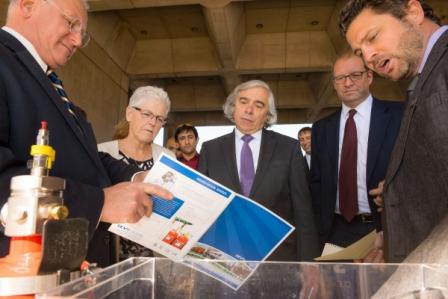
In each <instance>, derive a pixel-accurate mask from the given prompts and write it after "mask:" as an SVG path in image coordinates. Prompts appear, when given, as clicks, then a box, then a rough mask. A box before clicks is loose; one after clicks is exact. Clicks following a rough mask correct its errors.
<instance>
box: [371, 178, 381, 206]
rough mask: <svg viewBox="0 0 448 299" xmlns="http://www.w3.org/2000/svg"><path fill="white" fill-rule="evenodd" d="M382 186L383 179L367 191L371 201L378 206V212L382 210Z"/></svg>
mask: <svg viewBox="0 0 448 299" xmlns="http://www.w3.org/2000/svg"><path fill="white" fill-rule="evenodd" d="M383 187H384V181H381V182H380V183H379V184H378V187H377V188H375V189H372V190H370V191H369V194H370V195H371V196H373V197H374V198H373V201H374V202H375V204H376V205H377V206H378V212H381V211H383Z"/></svg>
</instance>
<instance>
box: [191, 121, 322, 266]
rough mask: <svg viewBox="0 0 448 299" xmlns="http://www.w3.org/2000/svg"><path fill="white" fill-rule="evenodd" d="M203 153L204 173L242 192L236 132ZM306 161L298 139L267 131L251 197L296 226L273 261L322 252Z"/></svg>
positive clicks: (201, 168)
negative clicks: (237, 162) (313, 211)
mask: <svg viewBox="0 0 448 299" xmlns="http://www.w3.org/2000/svg"><path fill="white" fill-rule="evenodd" d="M200 156H201V158H200V159H199V168H198V170H199V171H200V172H202V173H203V174H205V175H207V176H208V177H210V178H212V179H214V180H216V181H218V182H220V183H221V184H223V185H225V186H227V187H228V188H231V189H233V190H235V191H236V192H239V193H241V186H240V182H239V175H238V169H237V164H236V154H235V133H234V132H232V133H230V134H228V135H224V136H222V137H219V138H216V139H213V140H210V141H208V142H205V143H204V144H203V145H202V149H201V155H200ZM302 161H303V160H302V159H301V157H300V154H299V149H298V147H297V140H294V139H292V138H289V137H286V136H284V135H281V134H278V133H275V132H272V131H267V130H263V133H262V137H261V147H260V156H259V160H258V166H257V169H256V173H255V180H254V183H253V185H252V189H251V192H250V196H249V197H250V198H252V199H253V200H255V201H257V202H258V203H260V204H262V205H263V206H265V207H267V208H268V209H270V210H271V211H273V212H274V213H277V214H278V215H279V216H281V217H282V218H284V219H285V220H286V221H288V222H289V223H291V224H292V225H294V226H295V227H296V230H295V232H294V233H293V234H291V235H290V237H289V238H287V239H286V240H285V241H284V242H283V244H281V245H280V246H279V247H278V248H277V250H276V251H275V252H274V253H273V254H272V255H271V256H270V257H269V259H271V260H290V261H297V260H311V259H312V258H314V257H316V256H318V255H319V252H318V243H317V233H316V229H315V223H314V218H313V214H312V207H311V198H310V194H309V189H308V186H307V183H306V178H305V175H304V172H303V165H302V163H303V162H302Z"/></svg>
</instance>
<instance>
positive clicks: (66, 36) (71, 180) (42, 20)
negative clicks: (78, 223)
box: [0, 0, 170, 266]
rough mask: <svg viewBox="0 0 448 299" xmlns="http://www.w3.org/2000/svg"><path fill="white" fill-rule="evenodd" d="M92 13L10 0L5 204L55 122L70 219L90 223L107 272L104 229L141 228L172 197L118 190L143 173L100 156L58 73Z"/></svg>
mask: <svg viewBox="0 0 448 299" xmlns="http://www.w3.org/2000/svg"><path fill="white" fill-rule="evenodd" d="M86 9H87V4H86V2H85V1H82V0H51V1H43V0H42V1H40V0H15V1H10V4H9V8H8V15H7V22H6V26H5V27H3V28H2V29H1V30H0V61H1V67H0V86H1V87H0V90H1V92H0V205H1V206H3V204H4V203H5V202H6V200H7V198H8V196H9V182H10V180H11V177H13V176H15V175H19V174H24V173H28V171H29V170H27V167H26V164H27V163H26V162H27V160H28V159H29V158H30V155H29V151H30V147H31V145H32V144H34V142H35V140H36V133H37V131H38V129H39V126H40V122H41V121H42V120H45V121H47V122H48V127H49V130H50V134H51V138H50V143H51V145H52V146H53V147H54V149H55V150H56V152H57V160H56V162H55V164H54V167H53V169H52V172H51V174H52V175H54V176H58V177H62V178H65V179H66V189H65V191H64V195H63V196H64V199H65V204H66V205H67V206H68V208H69V210H70V216H71V217H83V218H86V219H88V220H89V222H90V226H89V233H90V238H91V241H90V244H89V250H88V256H87V260H89V261H91V262H97V263H99V265H100V266H106V265H109V264H110V263H111V262H112V261H113V260H112V255H113V254H114V252H113V250H109V249H111V248H112V247H111V246H109V245H110V244H109V243H110V238H109V236H108V232H107V227H108V225H106V224H105V223H103V222H107V223H112V222H136V221H138V220H139V219H140V218H141V217H143V216H144V215H149V214H150V213H151V210H152V204H151V202H150V200H148V196H147V193H153V192H154V193H156V194H157V195H161V196H163V197H167V196H170V195H169V193H168V192H167V191H166V190H163V189H161V188H159V187H157V186H153V185H150V184H144V183H137V182H135V183H131V182H128V183H120V184H117V185H113V186H112V184H114V183H118V182H121V181H126V180H130V179H131V178H132V176H133V175H134V174H135V173H136V169H134V168H130V167H127V166H125V165H124V164H123V163H122V162H119V161H117V160H115V159H113V158H112V157H111V156H109V155H107V154H98V151H97V149H96V140H95V136H94V134H93V131H92V128H91V126H90V124H89V123H88V122H87V120H86V119H85V118H84V116H83V115H82V114H81V113H80V109H79V108H78V107H76V106H75V105H73V103H71V102H70V100H69V99H68V97H67V94H66V93H65V91H64V90H63V87H62V86H61V82H60V80H59V79H58V78H57V76H56V74H55V73H54V70H55V69H57V68H59V67H62V66H64V65H65V64H66V63H67V62H68V60H69V59H70V57H71V56H72V55H73V54H74V53H75V51H76V49H77V48H80V47H82V46H84V45H86V43H87V42H88V34H87V33H86V26H87V11H86ZM136 178H137V179H140V180H141V175H137V176H136ZM123 198H126V200H123ZM100 221H103V222H100ZM7 251H8V239H7V238H6V237H5V236H4V235H3V234H2V233H0V256H3V255H5V254H6V253H7Z"/></svg>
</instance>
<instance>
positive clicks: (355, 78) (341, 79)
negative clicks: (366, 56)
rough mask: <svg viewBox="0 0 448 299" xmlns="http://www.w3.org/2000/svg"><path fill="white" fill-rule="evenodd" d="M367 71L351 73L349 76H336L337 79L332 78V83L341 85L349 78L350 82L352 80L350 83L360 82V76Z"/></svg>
mask: <svg viewBox="0 0 448 299" xmlns="http://www.w3.org/2000/svg"><path fill="white" fill-rule="evenodd" d="M367 72H368V71H363V72H353V73H351V74H348V75H341V76H337V77H333V81H334V83H336V84H343V83H344V82H345V79H347V78H350V80H352V82H356V81H359V80H361V78H362V75H363V74H364V73H367Z"/></svg>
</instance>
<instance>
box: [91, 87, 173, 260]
mask: <svg viewBox="0 0 448 299" xmlns="http://www.w3.org/2000/svg"><path fill="white" fill-rule="evenodd" d="M170 106H171V102H170V99H169V97H168V94H167V93H166V92H165V91H164V90H163V89H161V88H158V87H153V86H144V87H139V88H137V89H136V90H135V92H134V93H133V94H132V96H131V98H130V99H129V106H128V107H126V116H125V119H124V120H123V121H122V122H120V123H119V124H118V125H117V126H116V127H115V134H114V138H115V140H112V141H109V142H104V143H101V144H99V145H98V150H99V151H102V152H106V153H109V154H110V155H111V156H113V157H114V158H116V159H118V160H122V161H123V162H125V163H127V164H130V165H134V166H136V167H138V168H139V169H141V170H149V169H151V168H152V166H153V165H154V161H155V160H157V158H158V157H159V156H160V154H161V153H166V154H168V155H170V156H171V157H173V158H176V157H175V156H174V154H173V153H172V152H171V151H170V150H168V149H165V148H163V147H161V146H159V145H157V144H155V143H153V141H154V139H155V138H156V136H157V134H158V133H159V131H160V129H161V128H162V127H163V125H164V124H165V123H166V118H167V115H168V112H169V110H170ZM119 244H120V246H119V248H120V250H119V251H120V252H119V256H118V257H119V260H120V261H121V260H125V259H127V258H129V257H132V256H152V251H151V250H150V249H148V248H146V247H143V246H140V245H138V244H136V243H134V242H132V241H130V240H127V239H124V238H120V241H119Z"/></svg>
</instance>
